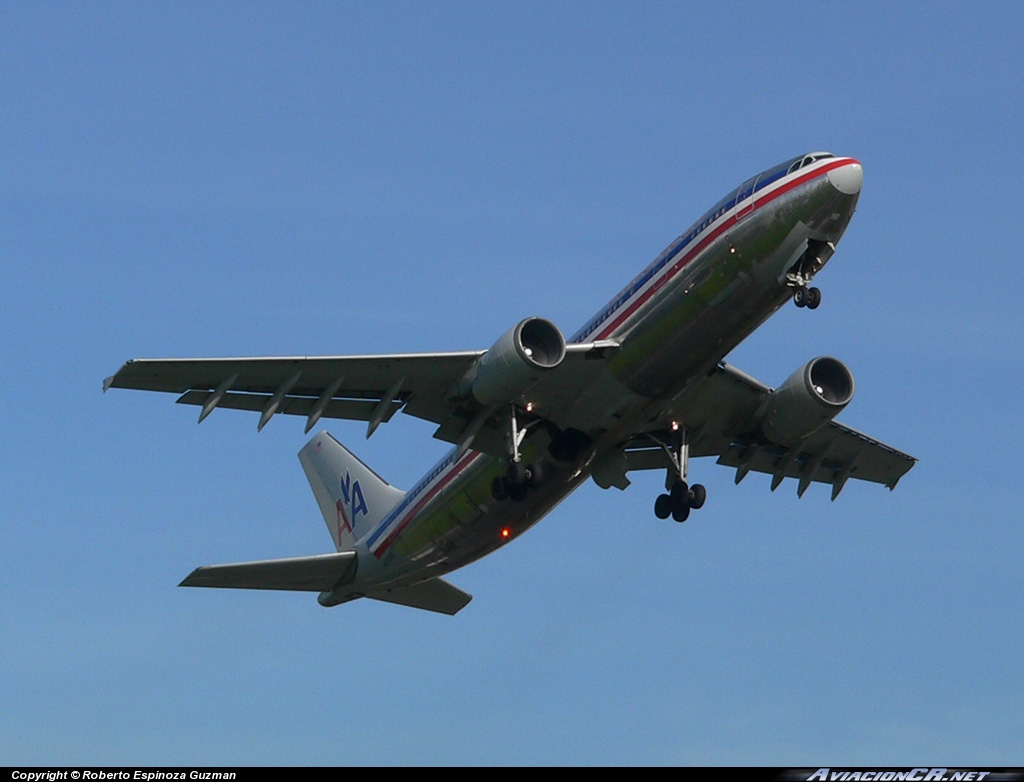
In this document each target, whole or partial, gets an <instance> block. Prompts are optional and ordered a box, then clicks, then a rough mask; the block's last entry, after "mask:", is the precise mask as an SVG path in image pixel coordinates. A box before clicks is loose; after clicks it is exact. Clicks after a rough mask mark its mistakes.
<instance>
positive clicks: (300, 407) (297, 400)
mask: <svg viewBox="0 0 1024 782" xmlns="http://www.w3.org/2000/svg"><path fill="white" fill-rule="evenodd" d="M211 396H213V392H212V391H186V392H185V393H184V394H182V395H181V396H180V397H178V399H177V403H178V404H179V405H205V404H206V402H207V400H209V398H210V397H211ZM272 399H273V396H272V395H270V394H255V393H244V392H237V391H228V392H227V393H225V394H224V395H223V396H222V397H221V398H220V399H219V400H218V402H217V407H224V408H227V409H229V410H249V411H251V412H254V413H259V412H262V411H263V410H264V409H266V407H267V405H268V404H269V403H270V402H271V400H272ZM317 402H318V400H317V399H316V398H314V397H308V396H287V395H286V396H285V397H284V399H283V400H282V401H281V404H280V406H279V407H278V408H277V410H276V411H275V412H278V413H284V414H286V415H303V416H308V415H309V414H310V413H311V412H313V409H314V408H315V407H316V404H317ZM379 405H380V401H379V400H374V399H331V400H330V401H329V402H327V404H326V405H324V408H323V411H322V413H321V416H322V417H323V418H344V419H347V420H349V421H369V420H371V419H372V418H373V417H374V414H375V413H376V412H377V411H378V406H379ZM401 409H402V403H401V402H399V401H396V400H392V401H391V402H389V403H388V404H387V405H386V406H385V407H384V409H383V410H382V411H381V412H382V418H381V419H380V420H381V421H382V422H383V423H387V422H388V421H390V420H391V418H392V416H394V414H395V413H397V412H398V411H399V410H401Z"/></svg>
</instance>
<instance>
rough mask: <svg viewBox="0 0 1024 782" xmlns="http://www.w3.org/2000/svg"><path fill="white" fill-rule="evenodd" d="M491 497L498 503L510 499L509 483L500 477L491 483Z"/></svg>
mask: <svg viewBox="0 0 1024 782" xmlns="http://www.w3.org/2000/svg"><path fill="white" fill-rule="evenodd" d="M491 496H492V497H493V498H494V499H496V500H497V501H498V502H504V501H505V500H507V499H508V481H506V480H505V479H504V478H502V477H501V476H500V475H499V476H498V477H497V478H495V479H494V480H493V481H491Z"/></svg>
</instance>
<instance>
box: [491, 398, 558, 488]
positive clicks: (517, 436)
mask: <svg viewBox="0 0 1024 782" xmlns="http://www.w3.org/2000/svg"><path fill="white" fill-rule="evenodd" d="M526 429H527V427H520V426H519V421H518V418H517V411H516V407H515V405H511V406H510V407H509V451H510V453H509V462H508V470H506V472H505V475H503V476H501V475H499V476H498V477H496V478H495V479H494V480H492V481H491V496H492V497H493V498H494V499H496V500H497V501H499V502H501V501H502V500H505V499H506V498H508V499H511V500H512V501H513V502H522V501H523V500H525V499H526V494H527V491H528V490H529V489H531V488H533V489H535V488H537V487H538V486H540V485H541V484H542V483H543V481H544V477H545V476H544V468H543V466H542V465H541V463H540V462H534V463H533V464H526V463H524V462H523V459H522V456H521V455H520V453H519V446H520V445H522V444H523V439H524V438H525V437H526Z"/></svg>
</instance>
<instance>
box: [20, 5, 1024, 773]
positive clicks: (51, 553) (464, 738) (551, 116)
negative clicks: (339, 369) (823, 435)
mask: <svg viewBox="0 0 1024 782" xmlns="http://www.w3.org/2000/svg"><path fill="white" fill-rule="evenodd" d="M1022 22H1024V20H1022V19H1021V12H1020V9H1019V7H1018V6H1017V5H1015V4H1009V3H1006V4H986V5H982V6H980V7H971V6H969V5H967V4H955V3H920V4H918V3H907V4H870V3H868V4H843V5H835V6H825V5H820V4H785V5H783V4H766V5H763V6H754V5H752V4H721V3H715V4H710V3H709V4H699V5H685V6H683V5H679V4H660V3H658V4H655V3H650V4H641V5H637V4H609V3H559V4H533V3H515V4H498V3H469V4H424V3H393V4H341V3H307V4H269V3H268V4H258V5H257V4H227V3H219V4H207V3H168V4H155V3H145V4H140V3H104V4H98V5H81V4H75V5H72V4H42V3H17V2H5V3H3V4H2V5H0V30H3V39H4V46H3V47H0V140H2V143H0V263H2V267H0V268H2V270H3V275H2V282H0V285H2V290H3V292H4V297H3V307H2V308H0V366H2V367H3V380H4V382H3V383H0V410H2V411H3V412H2V413H0V415H2V419H0V420H2V425H0V433H2V437H0V475H2V477H0V536H2V537H0V552H2V555H0V556H2V559H0V562H2V567H0V650H2V660H3V664H2V665H0V698H2V700H3V703H4V707H3V709H0V758H3V761H4V762H5V763H12V764H13V763H16V764H47V763H82V764H95V765H98V764H157V763H174V764H192V763H197V764H248V763H270V764H337V765H353V764H366V763H388V764H390V763H395V764H404V763H428V764H430V763H449V764H462V763H474V764H476V763H485V764H503V763H540V764H568V763H571V764H598V763H602V764H603V763H612V764H673V763H683V764H706V763H709V764H740V765H744V764H762V763H763V764H772V765H776V764H777V765H788V764H796V765H806V764H813V765H817V764H819V763H829V764H831V765H839V764H860V763H893V764H907V763H910V764H918V763H921V762H925V763H928V762H935V763H938V762H941V763H951V764H952V763H960V764H969V763H983V764H995V765H998V764H1014V763H1016V764H1019V763H1020V760H1021V754H1020V748H1021V745H1022V736H1024V715H1022V706H1021V704H1022V703H1024V697H1022V695H1024V664H1022V659H1024V624H1022V622H1021V619H1020V617H1021V604H1022V599H1024V588H1022V586H1024V578H1022V576H1021V572H1022V571H1021V564H1020V563H1021V561H1022V555H1024V544H1022V542H1021V541H1022V536H1021V534H1020V507H1021V505H1022V500H1024V491H1022V488H1021V484H1020V479H1019V474H1018V465H1019V462H1020V452H1021V442H1022V441H1024V431H1022V429H1024V427H1022V425H1021V417H1020V408H1021V391H1020V389H1021V388H1022V385H1024V362H1022V355H1024V353H1022V335H1024V328H1022V327H1024V316H1022V307H1021V295H1022V291H1024V285H1022V283H1024V273H1022V271H1021V263H1020V255H1021V249H1020V248H1021V247H1022V246H1024V236H1022V224H1024V221H1022V219H1021V214H1020V212H1021V209H1020V207H1021V183H1022V181H1024V176H1022V175H1024V166H1022V160H1024V155H1022V151H1021V143H1020V140H1021V135H1020V133H1021V131H1020V128H1021V126H1022V119H1024V116H1022V114H1024V110H1022V107H1024V95H1022V88H1021V81H1020V74H1021V73H1022V72H1024V56H1022V52H1024V49H1022V47H1021V43H1020V30H1021V29H1022ZM814 149H829V150H831V151H833V152H836V153H838V154H848V155H853V156H855V157H857V158H858V159H860V160H861V161H862V162H863V164H864V170H865V184H864V190H863V194H862V197H861V200H860V205H859V209H858V213H857V215H856V217H855V218H854V220H853V222H852V224H851V226H850V228H849V230H848V232H847V234H846V236H845V237H844V239H843V242H842V244H841V245H840V248H839V251H838V253H837V255H836V256H835V258H834V259H833V261H832V262H831V263H830V264H829V266H828V268H827V269H826V270H825V272H823V274H822V275H821V277H819V284H820V286H821V288H822V290H823V293H824V303H823V305H822V307H821V308H820V309H819V310H817V311H816V312H814V313H809V312H807V311H806V310H796V309H795V308H793V307H786V308H784V309H783V310H782V311H780V312H779V313H778V314H777V315H776V316H775V317H774V318H772V320H770V321H769V322H768V323H767V324H765V325H764V326H763V327H762V328H761V329H760V330H759V331H758V332H757V333H756V334H755V335H753V336H752V337H751V338H750V339H749V340H748V341H747V342H745V343H744V344H743V345H741V346H740V347H739V348H738V349H737V350H736V351H735V352H734V353H733V354H732V355H731V356H730V357H729V360H730V362H732V363H735V364H737V365H738V366H740V367H742V368H743V369H745V370H746V371H748V372H750V373H751V374H754V375H755V376H757V377H759V378H760V379H762V380H763V381H765V382H767V383H770V384H778V383H780V382H781V381H782V380H783V379H784V378H785V377H787V376H788V375H789V373H790V372H791V371H792V370H793V369H794V368H796V367H797V366H799V365H800V364H802V363H803V362H804V361H806V360H807V359H809V358H812V357H814V356H817V355H821V354H829V355H835V356H837V357H839V358H841V359H842V360H843V361H845V362H846V363H847V364H848V365H849V366H850V368H851V370H852V371H853V373H854V376H855V377H856V380H857V396H856V398H855V399H854V401H853V403H852V404H851V405H850V407H849V408H848V409H847V410H846V411H845V412H844V413H843V415H842V416H841V420H843V421H844V422H845V423H847V424H849V425H850V426H853V427H855V428H858V429H861V430H863V431H866V432H868V433H870V434H872V435H874V436H876V437H878V438H879V439H882V440H883V441H886V442H889V443H891V444H893V445H895V446H897V447H899V448H901V449H903V450H905V451H907V452H909V453H912V454H914V455H915V456H917V457H919V458H920V460H921V461H920V463H919V464H918V466H917V467H916V468H915V469H914V470H913V471H912V472H911V473H910V474H909V475H907V476H906V478H904V480H903V482H902V483H901V484H900V486H899V488H898V489H897V491H895V492H894V493H891V494H890V493H889V492H887V491H885V490H884V489H881V488H879V487H877V486H873V485H872V486H862V485H853V484H851V485H848V486H847V488H846V489H845V491H844V493H843V495H842V497H841V499H840V500H839V501H838V502H836V503H830V502H829V498H828V489H827V488H823V487H820V486H818V487H812V488H811V489H810V490H809V491H808V493H807V494H806V495H805V497H804V498H803V500H800V501H797V499H796V497H795V488H794V487H793V486H792V485H791V484H790V483H787V484H784V486H783V487H782V488H780V489H779V491H777V492H775V493H771V492H770V491H769V487H768V482H769V481H768V478H767V477H765V476H758V475H751V476H750V477H748V478H747V479H746V480H745V481H744V482H743V483H742V484H741V485H739V486H734V485H733V480H732V478H733V474H732V472H731V471H729V470H726V469H724V468H721V467H717V466H716V465H715V464H714V463H713V462H710V461H698V462H695V463H694V464H693V465H692V468H691V469H692V474H693V475H695V476H697V479H699V480H700V481H701V482H703V483H704V484H706V485H707V487H708V490H709V500H708V503H707V505H706V506H705V509H704V510H702V511H701V512H700V513H699V514H695V516H694V517H693V518H692V520H691V521H690V522H688V523H687V524H686V525H682V526H680V525H676V524H673V523H671V522H659V521H658V520H657V519H655V518H654V516H653V513H652V504H653V500H654V497H655V495H656V494H657V493H658V491H659V484H660V481H661V476H657V475H641V476H638V477H637V478H636V479H635V480H634V483H633V486H631V487H630V489H629V490H628V491H626V492H618V491H615V490H611V491H607V492H604V491H601V490H600V489H598V488H597V487H596V486H595V485H593V484H592V483H590V484H588V485H586V486H585V487H583V488H581V489H580V490H579V491H578V492H577V493H575V494H574V495H572V496H571V497H570V498H569V499H567V500H566V501H565V502H564V503H563V504H562V505H560V506H559V507H558V508H557V509H556V510H555V511H554V512H553V513H552V514H551V515H550V516H549V517H548V518H547V519H545V520H544V521H543V522H542V523H541V524H539V525H538V526H537V527H535V528H534V529H533V530H531V531H530V533H529V534H528V535H524V536H523V537H522V538H521V539H519V540H517V541H515V543H514V544H513V545H510V546H508V547H507V548H505V549H503V550H501V551H500V552H498V553H496V554H494V555H493V556H491V557H488V558H486V559H484V560H482V561H480V562H478V563H475V564H474V565H472V566H470V567H468V568H466V569H464V570H462V571H459V572H457V573H455V574H453V576H452V577H451V580H452V581H453V582H454V583H456V584H457V585H459V586H460V587H462V588H463V589H466V590H467V591H469V592H471V593H472V594H473V595H474V596H475V599H474V601H473V602H472V603H471V604H470V605H469V606H468V607H467V608H466V609H465V610H464V611H463V612H462V613H461V614H460V615H458V616H457V617H455V618H448V617H443V616H435V615H431V614H426V613H423V612H417V611H413V610H410V609H403V608H401V607H397V606H390V605H385V604H380V603H374V602H370V601H360V602H357V603H355V604H351V605H347V606H342V607H339V608H335V609H331V610H325V609H322V608H320V607H319V606H318V605H317V604H316V601H315V599H314V598H313V596H310V595H301V594H299V595H295V594H272V593H268V594H263V593H244V592H233V591H219V590H211V591H200V590H184V589H178V588H177V587H176V586H175V585H176V584H177V583H178V582H179V581H180V580H181V578H183V577H184V576H185V575H186V574H187V573H188V572H189V571H190V570H191V569H192V568H193V567H195V566H197V565H200V564H206V563H211V562H225V561H236V560H245V559H260V558H269V557H277V556H290V555H300V554H312V553H318V552H322V551H327V550H328V549H329V548H330V540H329V537H328V535H327V534H326V530H325V529H324V527H323V523H322V520H321V518H320V515H319V513H318V511H317V507H316V504H315V501H314V500H313V497H312V494H311V493H310V492H309V489H308V486H307V484H306V481H305V478H304V476H303V474H302V471H301V469H300V467H299V464H298V461H297V459H296V458H295V454H296V453H297V451H298V450H299V448H301V447H302V445H303V444H304V443H305V437H304V435H303V433H302V426H303V421H302V419H291V418H286V417H283V416H282V417H278V418H275V419H274V420H273V421H272V422H271V424H269V425H268V426H267V428H266V429H265V430H264V431H263V432H262V433H261V434H259V435H257V433H256V417H255V416H250V415H246V414H241V413H236V412H233V411H221V412H218V413H216V414H215V415H213V416H211V417H210V418H209V419H208V420H207V421H206V422H204V424H203V425H202V426H200V427H197V426H196V425H195V417H196V416H195V411H194V410H193V409H191V408H189V409H183V408H182V407H180V406H176V405H174V404H173V397H171V396H165V395H157V394H142V393H129V392H124V391H112V392H110V393H108V394H106V395H103V394H101V393H100V384H101V381H102V379H103V378H104V377H105V376H107V375H109V374H112V373H113V372H114V371H115V370H116V369H117V368H118V367H119V366H120V365H121V363H122V362H123V361H124V360H125V359H127V358H130V357H135V356H154V357H155V356H216V355H274V354H308V355H314V354H338V353H363V352H367V353H369V352H408V351H417V350H447V349H453V350H454V349H467V348H481V347H486V346H488V345H490V344H491V343H492V342H493V341H494V339H495V338H496V337H497V336H498V335H499V334H501V333H502V332H503V331H504V330H506V329H507V328H508V327H510V326H511V325H512V324H514V323H515V322H517V321H518V320H520V319H521V318H523V317H525V316H528V315H534V314H536V315H542V316H545V317H548V318H551V319H553V320H554V321H555V322H556V323H558V324H559V325H560V326H561V327H562V329H563V330H564V331H565V332H567V333H571V332H572V331H574V330H575V329H576V328H577V327H578V326H579V325H581V324H582V323H583V322H584V321H585V320H586V319H587V318H588V317H589V316H590V315H591V314H593V312H595V311H596V310H597V309H598V308H599V307H600V306H601V305H603V304H604V302H606V301H607V300H608V299H609V298H610V297H611V296H612V295H613V294H614V293H616V292H617V291H618V290H619V289H620V288H621V287H622V286H623V285H624V284H625V283H626V282H628V281H629V280H630V279H631V278H632V277H633V276H634V275H635V274H636V272H637V271H639V269H641V268H642V267H643V266H644V265H646V264H647V263H648V262H649V261H650V260H651V259H652V258H653V257H654V256H655V255H657V254H658V253H659V252H660V251H661V250H662V249H663V248H664V247H665V246H666V245H667V244H668V243H669V242H670V241H671V240H672V239H673V238H674V237H675V236H677V235H678V234H679V233H681V232H682V231H683V230H684V229H685V228H686V227H687V226H689V225H690V223H691V222H692V221H693V220H694V219H696V217H697V216H699V215H700V214H701V213H702V212H703V211H704V209H706V208H707V207H708V206H710V205H711V204H712V203H714V202H715V201H716V200H717V199H718V198H719V197H721V196H722V195H723V194H724V193H726V192H727V191H728V190H730V189H731V188H733V187H734V186H736V185H737V184H739V183H740V182H741V181H743V180H744V179H746V178H747V177H749V176H751V175H753V174H755V173H756V172H758V171H760V170H762V169H765V168H767V167H769V166H771V165H774V164H775V163H777V162H780V161H782V160H784V159H786V158H787V157H790V156H794V155H797V154H800V153H802V152H805V151H809V150H814ZM328 428H329V429H330V431H331V432H332V433H334V434H335V435H336V436H337V437H338V438H339V439H341V440H342V441H343V442H345V443H347V444H349V445H350V446H351V447H352V448H353V450H355V451H356V453H358V454H359V455H360V456H361V457H362V458H364V459H365V460H366V461H367V462H368V463H370V464H371V465H373V466H374V468H375V469H377V470H378V471H379V472H380V473H382V474H383V475H384V476H385V477H386V478H388V479H389V480H390V481H392V482H393V483H395V484H396V485H398V486H402V487H408V486H410V485H412V484H413V483H414V482H415V481H416V479H417V478H418V477H419V476H420V474H421V473H422V472H423V471H424V470H425V469H426V468H427V467H428V466H429V465H430V464H432V463H433V462H434V461H435V460H436V459H437V458H438V457H439V456H440V455H441V453H442V452H443V449H444V447H443V445H442V444H440V443H438V442H437V441H435V440H432V439H431V437H430V434H431V432H432V428H431V427H430V426H429V425H426V424H424V423H422V422H419V421H416V420H414V419H410V418H408V417H398V418H396V419H395V420H394V421H393V422H392V423H390V424H389V425H387V426H385V427H382V428H381V429H380V430H379V431H378V433H377V434H375V435H374V437H373V438H372V439H371V440H370V441H368V442H367V441H365V440H364V437H363V435H364V431H365V426H364V425H360V424H358V423H350V422H340V421H332V422H328Z"/></svg>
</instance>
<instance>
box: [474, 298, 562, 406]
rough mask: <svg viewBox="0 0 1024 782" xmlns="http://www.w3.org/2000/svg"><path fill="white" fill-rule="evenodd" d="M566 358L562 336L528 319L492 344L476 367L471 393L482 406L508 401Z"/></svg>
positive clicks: (537, 320)
mask: <svg viewBox="0 0 1024 782" xmlns="http://www.w3.org/2000/svg"><path fill="white" fill-rule="evenodd" d="M563 358H565V337H563V336H562V332H561V331H559V330H558V326H556V325H555V324H554V323H552V322H551V321H549V320H544V319H543V318H527V319H526V320H524V321H521V322H520V323H518V324H517V325H515V326H513V327H512V328H511V329H509V330H508V331H506V332H505V333H504V334H503V335H502V337H501V338H500V339H499V340H498V341H497V342H495V343H494V344H493V345H492V346H491V349H490V350H488V351H487V352H486V353H484V355H483V356H481V357H480V360H479V361H478V362H477V364H476V377H474V378H473V381H472V386H471V393H472V394H473V398H474V399H475V400H476V401H477V402H479V403H480V404H482V405H485V406H486V405H493V404H496V403H498V402H511V401H513V400H515V399H517V398H518V397H520V396H521V395H522V394H525V393H526V392H527V391H529V390H530V388H531V387H532V386H533V385H534V384H535V383H536V382H537V381H538V380H540V378H541V375H543V374H544V373H545V372H547V371H548V370H551V369H554V368H555V367H557V366H558V365H559V364H560V363H562V359H563Z"/></svg>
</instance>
